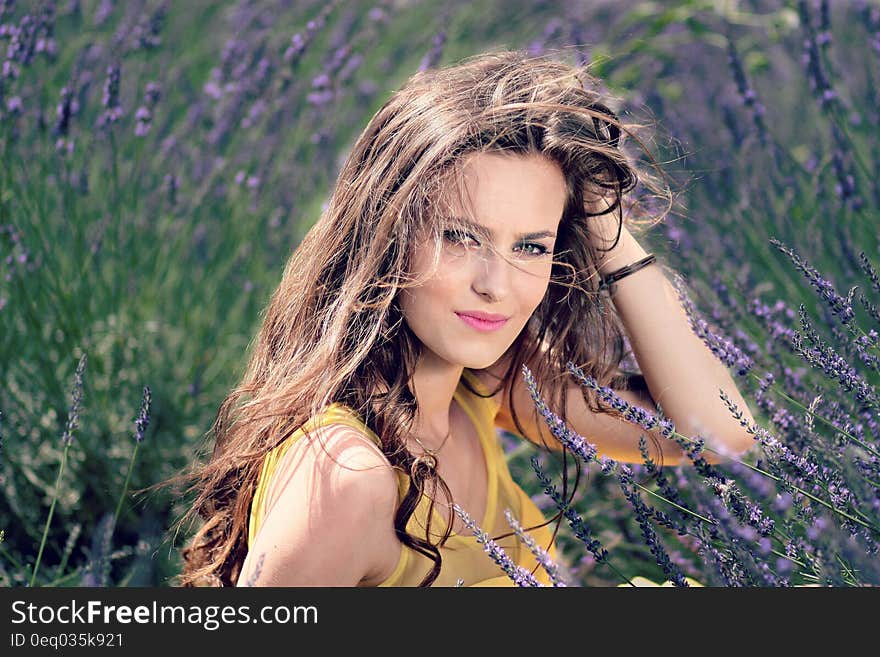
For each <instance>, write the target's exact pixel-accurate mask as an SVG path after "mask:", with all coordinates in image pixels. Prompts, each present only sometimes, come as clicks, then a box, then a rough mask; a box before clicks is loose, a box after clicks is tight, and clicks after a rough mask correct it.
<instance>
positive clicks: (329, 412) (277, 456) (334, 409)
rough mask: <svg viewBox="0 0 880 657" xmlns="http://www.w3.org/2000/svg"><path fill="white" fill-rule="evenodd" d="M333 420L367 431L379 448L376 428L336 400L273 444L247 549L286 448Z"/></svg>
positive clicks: (252, 512)
mask: <svg viewBox="0 0 880 657" xmlns="http://www.w3.org/2000/svg"><path fill="white" fill-rule="evenodd" d="M330 424H342V425H345V426H348V427H352V428H354V429H358V430H360V431H363V432H365V433H366V434H367V435H368V436H369V437H370V439H371V440H372V441H373V442H375V443H376V445H378V446H379V447H380V448H381V446H382V441H381V439H380V438H379V436H377V435H376V434H375V433H374V432H373V431H371V430H370V428H369V427H368V426H366V425H365V424H364V423H363V422H361V421H360V420H359V419H358V418H357V417H356V416H355V415H354V414H353V412H352V411H351V410H349V409H348V407H346V406H344V405H343V404H339V403H337V402H334V403H332V404H330V405H329V406H328V407H327V408H326V409H324V411H323V412H322V413H321V414H320V415H318V416H316V417H313V418H310V419H309V420H308V421H307V422H306V423H305V424H304V425H303V426H302V427H300V428H298V429H297V430H296V431H294V432H293V433H292V434H290V435H289V436H288V437H287V438H286V439H285V440H284V441H282V442H281V443H279V444H278V445H276V446H275V447H274V448H272V449H271V450H270V451H269V452H268V453H267V454H266V456H265V458H264V459H263V467H262V469H261V470H260V474H259V478H258V479H257V487H256V490H255V491H254V498H253V500H252V501H251V510H250V517H249V518H248V549H249V550H250V548H251V546H252V544H253V541H254V537H255V536H256V535H257V531H259V528H260V525H261V524H262V522H263V520H264V518H265V514H266V511H267V509H266V504H267V502H268V499H267V497H268V491H269V482H270V481H271V479H272V474H273V473H274V471H275V468H276V466H277V465H278V462H279V461H280V460H281V458H282V457H283V456H284V454H285V453H287V450H288V449H290V448H291V446H293V444H294V443H296V441H297V440H298V439H299V438H300V437H301V436H303V435H304V430H308V431H313V430H315V429H317V428H319V427H323V426H327V425H330Z"/></svg>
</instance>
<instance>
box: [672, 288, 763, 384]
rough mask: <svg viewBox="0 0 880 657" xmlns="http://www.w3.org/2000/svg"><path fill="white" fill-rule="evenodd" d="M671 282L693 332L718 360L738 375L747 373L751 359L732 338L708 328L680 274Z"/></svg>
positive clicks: (751, 364) (750, 365)
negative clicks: (686, 289)
mask: <svg viewBox="0 0 880 657" xmlns="http://www.w3.org/2000/svg"><path fill="white" fill-rule="evenodd" d="M672 283H673V287H674V288H675V290H676V292H677V293H678V297H679V299H680V300H681V303H682V306H683V307H684V310H685V313H686V314H687V317H688V323H689V324H690V327H691V330H692V331H693V332H694V334H695V335H697V336H698V337H699V338H700V339H702V340H703V342H704V343H705V344H706V346H707V347H709V349H710V350H711V351H712V353H713V354H715V356H716V357H717V358H718V360H720V361H721V362H722V363H724V364H725V365H726V366H727V367H731V368H734V369H735V371H736V373H737V374H738V375H740V376H743V375H745V374H747V373H748V371H749V370H750V369H752V367H754V362H753V361H752V359H751V358H750V357H749V356H748V355H746V354H744V353H743V352H742V350H741V349H740V348H739V347H737V346H736V345H735V344H734V343H733V341H732V340H730V339H729V338H726V337H724V336H723V335H721V334H720V333H719V332H717V331H713V330H712V329H711V328H709V323H708V322H707V321H706V320H704V319H703V318H702V317H700V315H699V313H698V312H697V310H696V307H695V306H694V303H693V302H692V301H691V299H690V297H689V296H688V294H687V292H686V291H685V284H684V281H683V280H682V278H681V276H680V275H678V274H676V275H675V276H673V280H672Z"/></svg>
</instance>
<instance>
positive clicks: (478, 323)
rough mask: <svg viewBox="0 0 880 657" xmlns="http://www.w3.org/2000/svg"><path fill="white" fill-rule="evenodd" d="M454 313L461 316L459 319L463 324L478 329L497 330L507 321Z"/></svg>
mask: <svg viewBox="0 0 880 657" xmlns="http://www.w3.org/2000/svg"><path fill="white" fill-rule="evenodd" d="M455 314H456V315H458V316H459V317H460V318H461V321H463V322H464V323H465V324H467V325H468V326H471V327H473V328H475V329H477V330H478V331H486V332H488V331H497V330H498V329H500V328H501V327H502V326H504V325H505V324H506V323H507V320H506V319H500V320H496V321H490V320H487V319H480V318H479V317H473V316H471V315H465V314H463V313H458V312H457V313H455Z"/></svg>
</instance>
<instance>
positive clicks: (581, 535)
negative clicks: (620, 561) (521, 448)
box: [531, 456, 616, 563]
mask: <svg viewBox="0 0 880 657" xmlns="http://www.w3.org/2000/svg"><path fill="white" fill-rule="evenodd" d="M603 458H604V457H603ZM608 460H609V461H610V459H608ZM615 463H616V462H615ZM531 464H532V469H533V470H534V471H535V475H536V476H537V477H538V481H539V482H540V483H541V486H543V488H544V493H546V494H547V495H548V496H549V497H550V498H551V499H552V500H553V503H554V504H556V506H557V507H558V508H559V509H560V510H561V511H562V513H563V515H564V516H565V519H566V520H568V524H569V526H570V527H571V529H572V531H573V532H574V535H575V537H577V538H578V539H579V540H580V541H581V542H582V543H583V544H584V545H585V546H586V548H587V550H588V551H589V552H590V554H592V555H593V557H594V558H595V560H596V562H597V563H605V562H607V561H608V550H606V549H605V548H603V547H602V544H601V543H600V542H599V541H598V540H596V539H595V538H593V533H592V531H591V530H590V527H589V526H588V525H587V524H586V523H585V522H584V520H583V518H581V516H580V515H579V514H578V513H577V512H576V511H575V510H574V509H573V508H572V507H571V506H570V505H569V504H568V503H567V502H566V501H565V500H563V499H562V496H561V495H560V494H559V492H558V491H557V490H556V487H555V486H554V485H553V483H552V482H551V481H550V479H549V478H548V477H547V475H546V474H544V471H543V470H542V469H541V466H540V465H539V463H538V459H537V458H536V457H534V456H533V457H532V458H531Z"/></svg>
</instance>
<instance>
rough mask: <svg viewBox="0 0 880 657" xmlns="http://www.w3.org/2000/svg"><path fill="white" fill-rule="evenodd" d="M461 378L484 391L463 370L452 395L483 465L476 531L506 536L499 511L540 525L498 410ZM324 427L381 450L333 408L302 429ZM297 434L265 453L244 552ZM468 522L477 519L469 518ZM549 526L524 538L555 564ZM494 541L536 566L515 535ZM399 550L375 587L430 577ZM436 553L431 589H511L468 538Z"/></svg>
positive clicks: (419, 512)
mask: <svg viewBox="0 0 880 657" xmlns="http://www.w3.org/2000/svg"><path fill="white" fill-rule="evenodd" d="M464 379H467V381H468V382H469V383H470V384H471V386H472V387H473V388H474V389H475V390H477V391H479V392H480V393H481V394H484V395H488V393H489V391H487V390H486V389H485V387H484V386H483V385H482V383H481V382H480V380H479V379H477V377H476V376H475V375H473V374H471V373H470V372H468V371H467V370H463V375H462V380H460V381H459V384H458V386H457V388H456V390H455V393H454V398H455V399H456V401H458V403H459V404H460V405H461V407H462V408H463V409H464V411H465V412H466V413H467V415H468V417H469V418H470V419H471V421H472V422H473V423H474V425H475V426H476V428H477V433H478V434H479V436H480V443H481V445H482V447H483V454H484V456H485V459H486V464H487V466H488V482H489V490H488V500H487V505H486V514H485V516H484V517H483V518H481V519H479V520H478V522H479V523H480V527H481V528H482V529H483V531H485V532H488V533H489V536H490V537H494V536H497V535H500V534H503V533H507V532H510V531H512V529H511V527H510V525H509V524H508V523H507V520H506V519H505V517H504V510H505V509H510V511H511V512H512V513H513V515H514V517H515V518H516V519H517V520H519V522H520V524H521V525H522V526H523V527H524V528H528V527H531V526H532V525H537V524H539V523H542V522H544V521H545V520H546V518H544V515H543V514H542V513H541V511H540V510H539V509H538V507H537V506H535V504H534V502H532V500H531V499H530V498H529V496H528V495H526V493H525V491H523V490H522V488H520V486H519V485H518V484H517V483H516V482H515V481H514V480H513V478H512V477H511V475H510V470H509V469H508V467H507V459H506V458H505V454H504V451H503V449H502V447H501V443H500V441H499V439H498V435H497V432H496V431H495V426H494V418H495V414H496V413H497V410H498V409H497V405H496V403H495V402H493V401H492V400H491V399H489V398H481V397H478V396H476V395H474V394H473V393H472V392H470V391H469V390H468V389H467V388H466V387H465V385H464V384H463V380H464ZM330 424H343V425H346V426H350V427H354V428H356V429H359V430H361V431H363V432H364V433H366V434H367V435H368V436H370V438H372V439H373V440H374V441H375V442H376V444H377V445H381V440H380V438H379V437H378V436H377V435H376V434H375V433H374V432H373V431H372V430H371V429H370V428H369V427H367V426H366V425H365V424H364V423H363V421H362V420H361V419H360V418H359V417H358V416H357V414H356V413H354V412H353V411H352V410H351V409H349V408H348V407H346V406H344V405H342V404H338V403H333V404H331V405H330V406H329V407H328V408H327V409H325V410H324V412H323V413H322V414H321V415H320V416H318V417H317V418H312V419H311V420H310V421H309V422H308V423H307V428H308V429H310V430H312V429H316V428H318V427H321V426H326V425H330ZM301 435H303V433H302V429H297V430H296V431H294V432H293V433H292V434H291V435H290V436H289V437H288V438H287V439H286V440H285V441H284V442H282V443H280V444H279V445H278V446H276V447H275V448H274V449H273V450H272V451H270V452H269V453H268V454H266V457H265V460H264V462H263V468H262V470H261V472H260V476H259V479H258V481H257V488H256V491H255V493H254V499H253V502H252V503H251V509H250V518H249V524H248V549H250V548H251V546H252V544H253V540H254V537H255V536H256V535H257V532H258V531H259V528H260V523H261V522H262V521H263V518H264V517H265V512H266V509H265V504H266V493H267V490H268V489H269V482H270V481H271V478H272V473H273V471H274V468H275V465H276V464H277V463H278V461H279V459H280V458H281V457H282V456H283V455H284V453H285V452H286V450H287V449H288V448H289V447H290V446H291V445H292V444H293V443H294V441H295V440H296V439H297V438H299V437H300V436H301ZM395 472H396V474H397V478H398V491H399V499H400V500H402V499H403V497H404V495H405V494H406V491H407V489H408V488H409V475H408V474H406V473H403V472H400V471H399V470H396V471H395ZM443 499H444V498H443V497H442V496H441V500H440V502H438V503H437V505H436V506H435V508H434V511H433V513H434V515H433V520H432V523H431V527H432V529H431V533H432V535H433V534H434V533H435V532H437V531H439V532H440V534H441V535H442V533H443V532H444V531H445V529H446V514H445V508H444V507H443V506H441V504H442V501H443ZM429 506H430V500H428V498H427V496H423V497H422V499H421V500H420V502H419V504H418V506H417V507H416V510H415V512H414V513H413V514H412V516H410V519H409V521H408V523H407V531H408V532H409V533H410V534H413V535H415V536H418V537H424V536H425V524H426V522H425V521H426V518H427V512H428V508H429ZM438 507H439V508H443V509H444V514H442V515H441V513H440V512H439V511H438V510H437V509H438ZM465 511H467V509H465ZM474 520H477V519H476V518H474ZM554 524H555V523H552V524H550V525H547V526H545V527H541V528H539V529H534V530H531V531H530V532H529V534H530V536H531V537H532V538H533V539H535V541H536V542H537V544H538V545H539V546H541V547H542V548H544V549H545V550H547V551H548V552H549V554H550V557H551V558H552V559H553V560H554V561H555V560H556V559H557V553H556V546H555V545H553V544H552V543H551V536H552V533H553V526H554ZM437 528H439V529H437ZM434 540H436V538H435V539H434ZM496 542H497V543H498V545H500V546H501V547H502V548H504V550H505V552H507V554H508V555H509V556H510V558H511V559H513V561H514V562H515V563H516V564H518V565H520V566H522V567H523V568H527V569H528V570H529V571H531V570H533V569H534V568H535V566H536V565H537V562H536V560H535V558H534V556H533V555H532V553H531V551H530V550H529V549H528V547H526V546H525V545H524V544H522V542H521V541H519V539H517V537H516V535H511V536H508V537H506V538H503V539H500V540H498V541H496ZM402 547H403V549H402V550H401V554H400V558H399V560H398V562H397V566H396V568H395V569H394V572H392V573H391V575H389V576H388V577H387V578H386V579H385V580H384V581H383V582H381V583H380V584H379V586H418V584H419V582H420V581H421V580H422V578H423V577H424V576H425V575H426V574H427V573H428V572H430V570H431V568H432V566H433V562H432V561H431V560H430V559H429V558H428V557H426V556H424V555H422V554H419V553H418V552H416V551H415V550H413V549H411V548H409V547H407V546H406V545H403V546H402ZM440 554H441V556H442V558H443V561H442V566H441V569H440V575H439V576H438V577H437V579H436V580H434V583H433V584H432V586H455V585H456V582H457V580H458V579H459V578H461V579H463V580H464V586H513V585H514V584H513V581H512V580H511V579H510V578H509V577H508V576H507V575H506V574H504V571H503V570H502V569H501V567H500V566H498V565H497V564H496V563H495V562H494V561H493V560H492V559H491V558H490V557H489V555H488V554H486V553H485V551H484V547H483V545H482V544H480V543H478V542H477V540H476V538H475V537H474V536H469V535H459V534H457V533H455V532H452V533H451V534H450V536H449V539H448V540H447V542H446V544H445V545H444V546H443V547H441V548H440ZM535 577H536V579H537V580H538V581H539V582H541V583H542V584H545V585H549V584H550V579H549V577H548V576H547V573H546V572H545V571H544V569H543V568H542V567H540V566H539V567H538V569H537V570H536V571H535Z"/></svg>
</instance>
